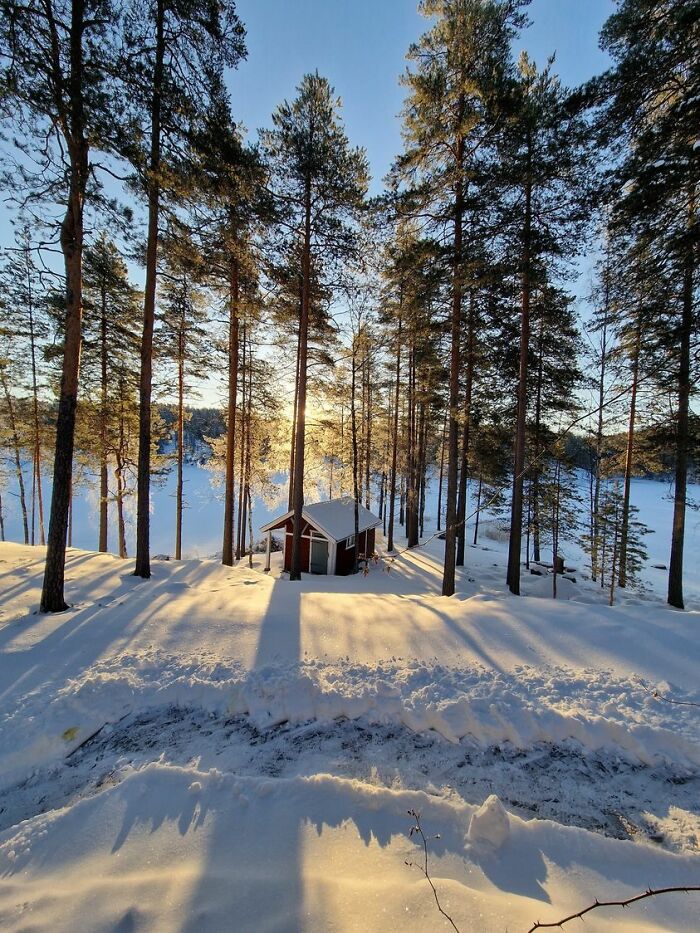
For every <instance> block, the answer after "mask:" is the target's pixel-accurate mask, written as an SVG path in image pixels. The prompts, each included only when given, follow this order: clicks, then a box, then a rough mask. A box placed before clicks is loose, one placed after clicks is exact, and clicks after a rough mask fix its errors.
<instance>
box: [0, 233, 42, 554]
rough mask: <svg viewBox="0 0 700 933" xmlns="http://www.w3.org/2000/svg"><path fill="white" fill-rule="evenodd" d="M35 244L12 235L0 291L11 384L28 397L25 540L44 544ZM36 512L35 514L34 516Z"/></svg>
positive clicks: (26, 237)
mask: <svg viewBox="0 0 700 933" xmlns="http://www.w3.org/2000/svg"><path fill="white" fill-rule="evenodd" d="M35 249H36V246H35V244H34V243H33V241H32V232H31V229H30V228H29V227H28V226H26V225H25V226H24V227H22V229H21V230H19V231H18V232H17V233H16V235H15V246H14V247H12V248H10V249H8V250H7V254H6V255H7V258H6V262H5V264H4V265H3V266H2V268H0V287H1V288H2V293H3V295H4V300H3V304H4V307H3V315H4V318H5V321H6V322H7V325H9V328H10V329H11V332H12V343H13V345H14V347H13V355H14V357H15V360H16V361H19V360H21V363H22V370H23V373H26V376H23V378H22V379H21V381H20V382H15V388H17V387H18V386H19V385H21V386H22V389H23V390H25V391H26V390H28V391H29V393H30V396H31V437H32V444H31V446H32V495H31V517H30V522H29V530H30V535H29V540H30V543H31V544H34V543H35V529H36V527H37V519H38V530H39V544H42V545H43V544H45V543H46V542H45V528H44V495H43V482H42V462H43V447H44V423H43V421H44V416H43V411H42V404H41V401H40V397H39V396H40V391H41V389H42V388H43V366H42V362H43V351H44V349H45V346H46V341H47V338H48V321H47V318H46V314H45V308H44V304H43V298H44V284H43V281H42V276H41V273H40V271H39V269H38V267H37V263H36V260H35V258H34V251H35ZM37 512H38V514H37Z"/></svg>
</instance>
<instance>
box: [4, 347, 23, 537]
mask: <svg viewBox="0 0 700 933" xmlns="http://www.w3.org/2000/svg"><path fill="white" fill-rule="evenodd" d="M0 380H2V389H3V393H4V395H5V404H6V405H7V419H8V421H9V424H10V437H11V438H12V449H13V452H14V460H15V475H16V476H17V486H18V488H19V504H20V508H21V510H22V526H23V529H24V543H25V544H29V521H28V518H27V496H26V493H25V489H24V473H23V472H22V445H21V444H20V439H19V431H18V430H17V419H16V417H15V407H14V403H13V401H12V396H11V395H10V387H9V386H8V384H7V375H6V373H5V367H4V366H3V364H2V361H0Z"/></svg>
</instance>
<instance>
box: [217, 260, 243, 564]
mask: <svg viewBox="0 0 700 933" xmlns="http://www.w3.org/2000/svg"><path fill="white" fill-rule="evenodd" d="M238 302H239V282H238V260H237V259H236V257H235V256H232V257H231V266H230V274H229V327H228V425H227V432H226V479H225V490H224V540H223V546H222V549H221V563H222V564H224V565H225V566H227V567H231V566H232V565H233V519H234V515H233V512H234V502H235V483H234V480H235V477H234V470H235V449H236V397H237V395H238Z"/></svg>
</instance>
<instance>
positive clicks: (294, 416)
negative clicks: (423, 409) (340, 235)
mask: <svg viewBox="0 0 700 933" xmlns="http://www.w3.org/2000/svg"><path fill="white" fill-rule="evenodd" d="M302 292H303V289H302ZM299 316H300V318H301V302H300V303H299ZM300 346H301V328H300V329H299V331H298V333H297V359H296V365H295V367H294V409H293V412H292V443H291V446H290V450H289V491H288V496H287V509H292V508H294V451H295V447H296V433H297V414H298V412H299V348H300ZM341 424H342V422H341Z"/></svg>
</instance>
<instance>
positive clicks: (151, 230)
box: [122, 0, 245, 578]
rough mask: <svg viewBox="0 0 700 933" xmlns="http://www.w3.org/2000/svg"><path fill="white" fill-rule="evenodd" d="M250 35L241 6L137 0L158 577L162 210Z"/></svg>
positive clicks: (134, 143) (132, 47) (130, 150)
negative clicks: (156, 358)
mask: <svg viewBox="0 0 700 933" xmlns="http://www.w3.org/2000/svg"><path fill="white" fill-rule="evenodd" d="M243 37H244V31H243V27H242V25H241V23H240V21H239V19H238V17H237V16H236V14H235V7H234V4H233V3H228V4H226V5H223V4H221V3H219V2H218V0H180V2H177V3H174V2H171V0H150V2H149V3H148V4H147V5H146V6H145V7H144V4H143V3H141V2H135V0H134V2H133V4H132V6H131V8H130V10H129V15H128V17H127V22H126V30H125V52H124V61H123V63H122V69H123V74H124V91H125V99H124V102H123V106H124V119H123V126H124V132H123V139H122V152H123V154H124V155H125V156H126V157H127V158H129V160H130V161H131V162H132V164H133V165H134V167H135V169H136V172H137V184H138V186H139V187H140V188H141V190H142V192H143V195H144V197H145V200H146V202H147V205H148V234H147V242H146V283H145V290H144V304H143V333H142V338H141V381H140V430H139V467H138V504H137V528H136V569H135V574H136V576H139V577H143V578H148V577H150V575H151V569H150V543H149V542H150V531H149V523H150V472H151V466H150V454H151V446H152V427H151V395H152V381H153V330H154V324H155V308H156V284H157V282H156V280H157V274H158V252H159V243H160V221H161V213H162V209H163V206H164V203H165V204H167V202H168V200H169V201H171V202H172V201H173V200H174V201H177V199H178V198H179V197H182V192H183V188H184V189H186V188H187V186H188V176H189V174H190V173H191V170H192V168H193V163H196V160H197V156H196V153H195V151H194V149H195V145H196V141H197V139H198V134H199V132H200V130H201V128H202V126H203V125H204V123H205V121H206V118H207V115H208V113H209V112H210V111H211V110H212V109H216V108H218V107H219V105H220V101H221V98H222V97H225V93H224V90H223V72H224V69H225V68H226V67H229V68H230V67H235V66H236V65H237V63H238V62H239V60H240V58H241V57H242V56H243V55H244V54H245V45H244V42H243ZM145 140H148V142H147V143H145V142H142V141H145Z"/></svg>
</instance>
